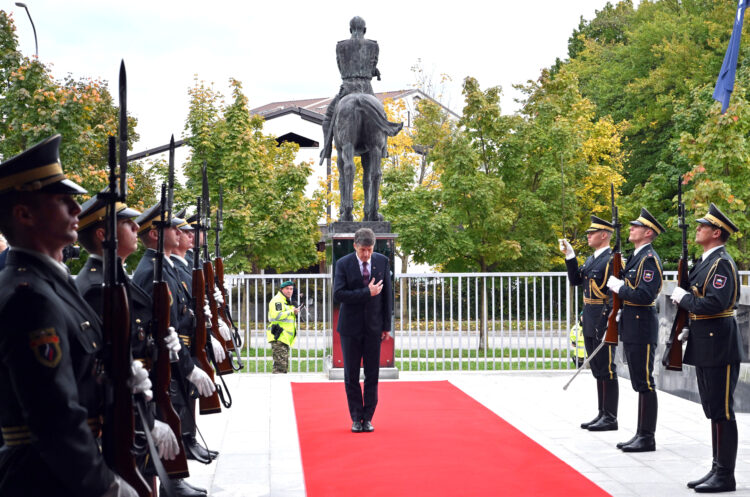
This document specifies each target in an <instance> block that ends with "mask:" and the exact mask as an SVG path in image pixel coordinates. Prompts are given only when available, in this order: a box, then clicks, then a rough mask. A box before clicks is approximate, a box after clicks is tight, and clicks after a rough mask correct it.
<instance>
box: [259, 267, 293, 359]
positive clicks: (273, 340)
mask: <svg viewBox="0 0 750 497" xmlns="http://www.w3.org/2000/svg"><path fill="white" fill-rule="evenodd" d="M287 286H294V283H292V282H291V281H285V282H283V283H282V284H281V287H280V288H279V292H278V293H277V294H276V295H275V296H274V298H272V299H271V301H270V302H269V303H268V321H269V326H268V329H267V330H266V339H267V340H268V342H269V343H270V344H271V349H272V350H273V372H274V373H288V372H289V349H290V348H291V347H292V345H294V341H295V340H296V338H297V314H295V312H294V306H293V305H292V304H291V303H290V302H289V299H287V298H286V295H284V294H283V293H282V292H281V289H282V288H285V287H287ZM276 326H278V332H279V335H278V337H277V336H274V334H273V329H274V328H275V327H276Z"/></svg>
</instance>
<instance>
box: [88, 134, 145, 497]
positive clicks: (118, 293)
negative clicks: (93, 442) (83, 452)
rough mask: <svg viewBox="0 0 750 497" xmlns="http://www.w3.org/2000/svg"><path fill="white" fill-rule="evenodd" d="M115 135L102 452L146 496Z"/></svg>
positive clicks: (105, 302) (105, 311) (109, 198)
mask: <svg viewBox="0 0 750 497" xmlns="http://www.w3.org/2000/svg"><path fill="white" fill-rule="evenodd" d="M115 149H116V144H115V137H114V136H110V137H109V189H108V191H106V192H103V193H100V194H99V195H101V197H100V198H103V199H106V201H107V218H106V222H105V233H106V235H105V240H104V242H103V243H102V245H103V247H104V284H103V286H102V298H103V314H102V320H103V327H102V329H103V334H104V350H105V352H104V358H105V359H104V364H105V371H106V372H107V376H108V378H109V379H110V381H111V388H112V393H111V395H112V397H111V403H109V404H108V405H107V408H106V412H105V419H104V429H103V431H102V453H103V454H104V459H105V460H106V461H107V464H108V465H109V467H110V468H112V470H113V471H115V472H116V473H117V474H119V475H120V476H121V477H122V478H123V479H124V480H125V481H127V482H128V483H129V484H130V486H132V487H133V488H134V489H135V490H136V492H138V495H139V496H140V497H149V496H150V495H151V488H150V487H149V486H148V484H147V483H146V480H145V479H144V478H143V476H142V475H141V473H140V472H139V471H138V467H137V464H136V462H135V456H134V454H133V451H132V449H133V445H134V442H135V420H134V418H133V411H134V406H135V404H134V401H133V394H132V393H131V391H130V387H129V386H128V378H129V376H130V363H131V362H132V360H133V356H132V353H131V351H130V310H129V307H128V296H127V291H126V287H125V284H124V281H123V280H122V278H121V272H122V271H118V270H117V268H118V266H119V267H120V268H121V267H122V263H121V261H120V259H119V258H118V257H117V206H116V205H117V202H118V200H120V198H119V197H120V195H118V191H117V190H118V189H117V175H116V173H115V168H116V167H117V163H116V160H115Z"/></svg>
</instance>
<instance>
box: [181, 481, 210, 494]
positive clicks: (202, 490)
mask: <svg viewBox="0 0 750 497" xmlns="http://www.w3.org/2000/svg"><path fill="white" fill-rule="evenodd" d="M182 482H183V483H184V484H185V485H186V486H188V487H190V488H192V489H193V490H195V491H196V492H203V493H204V494H208V490H206V489H205V488H201V487H196V486H195V485H191V484H190V482H189V481H187V480H182Z"/></svg>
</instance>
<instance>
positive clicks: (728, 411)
mask: <svg viewBox="0 0 750 497" xmlns="http://www.w3.org/2000/svg"><path fill="white" fill-rule="evenodd" d="M697 222H698V226H697V228H696V231H695V242H696V243H697V244H698V245H700V246H701V247H703V256H702V257H701V259H700V261H698V262H697V263H696V264H695V265H694V266H693V267H692V268H691V269H690V292H686V291H685V290H683V289H682V288H680V287H677V288H675V290H674V292H673V293H672V301H673V302H674V303H676V304H678V305H679V306H680V307H682V308H683V309H685V310H686V311H688V312H689V313H690V325H689V330H688V331H685V332H683V333H682V334H681V335H680V339H681V340H683V341H685V340H687V348H686V349H685V357H684V359H683V361H684V362H685V364H692V365H694V366H695V373H696V377H697V379H698V393H699V394H700V397H701V404H702V405H703V412H704V413H705V415H706V417H707V418H708V419H710V420H711V442H712V447H713V462H712V464H711V470H710V471H709V472H708V474H706V475H705V476H704V477H703V478H699V479H698V480H694V481H691V482H688V484H687V486H688V487H690V488H694V489H695V491H696V492H705V493H709V492H727V491H733V490H735V480H734V465H735V460H736V459H737V421H736V420H735V417H734V389H735V387H736V386H737V377H738V375H739V371H740V361H741V360H742V358H743V357H742V356H743V352H742V337H741V336H740V333H739V330H738V328H737V319H736V317H735V309H737V302H738V301H739V299H740V286H741V285H740V281H739V278H738V277H737V265H736V264H735V263H734V259H732V256H731V255H729V252H727V249H726V247H725V246H724V244H725V243H726V241H727V240H728V239H729V236H730V235H732V234H733V233H736V232H737V231H738V228H737V226H735V224H734V223H733V222H732V221H730V220H729V218H728V217H727V216H726V215H724V213H722V212H721V211H720V210H719V208H718V207H716V206H715V205H714V204H713V203H712V204H711V206H710V207H709V209H708V213H707V214H706V215H705V216H703V217H702V218H700V219H698V220H697ZM688 336H689V338H690V339H689V340H688Z"/></svg>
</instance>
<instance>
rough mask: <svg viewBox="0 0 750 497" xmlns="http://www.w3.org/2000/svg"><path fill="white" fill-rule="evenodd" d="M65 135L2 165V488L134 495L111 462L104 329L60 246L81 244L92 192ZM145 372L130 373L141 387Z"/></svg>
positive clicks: (16, 492) (6, 496)
mask: <svg viewBox="0 0 750 497" xmlns="http://www.w3.org/2000/svg"><path fill="white" fill-rule="evenodd" d="M59 145H60V135H55V136H53V137H51V138H48V139H46V140H44V141H42V142H40V143H38V144H36V145H34V146H33V147H31V148H30V149H28V150H26V151H25V152H23V153H21V154H19V155H17V156H15V157H12V158H11V159H8V160H7V161H6V162H4V163H3V164H0V231H2V232H3V234H4V235H5V236H6V237H7V239H8V242H9V243H10V246H11V250H10V252H9V253H8V258H7V261H6V263H7V264H6V267H5V269H4V270H3V271H2V272H0V322H2V323H3V324H2V333H0V425H2V432H3V438H4V439H5V446H4V447H2V449H0V495H2V496H3V497H15V496H31V495H34V496H36V495H44V496H51V495H54V496H71V497H73V496H75V497H81V496H86V497H88V496H91V497H99V496H129V497H130V496H136V492H135V490H133V488H132V487H130V485H128V484H127V483H126V482H125V481H124V480H122V479H121V478H120V477H119V476H118V475H116V474H115V473H114V472H113V471H112V470H111V469H110V468H108V467H107V465H106V464H105V462H104V459H103V457H102V454H101V452H100V450H99V444H98V441H97V438H98V436H99V433H100V427H101V415H102V413H103V399H104V396H103V391H102V386H101V381H100V380H101V378H100V376H99V373H100V371H101V363H100V362H99V359H98V357H97V353H98V352H99V351H100V350H101V349H102V344H103V343H102V340H103V339H102V329H101V323H100V321H99V317H98V316H97V314H96V312H95V311H94V310H93V309H92V308H91V307H90V306H89V305H88V304H87V303H86V302H85V301H84V300H83V298H81V296H80V294H79V293H78V291H77V289H76V287H75V283H74V282H73V279H72V278H71V277H70V274H69V271H68V269H67V267H66V266H65V265H63V264H62V250H63V247H65V246H66V245H68V244H71V243H73V242H75V241H76V236H77V235H76V228H77V227H78V217H77V216H78V213H79V212H81V208H80V206H79V205H78V203H76V201H75V200H74V199H73V195H77V194H81V193H85V192H86V190H84V189H83V188H81V187H80V186H78V185H77V184H75V183H73V182H72V181H70V180H68V179H67V178H66V176H65V174H64V173H63V170H62V166H61V164H60V160H59V154H58V150H59ZM147 379H148V377H147V375H146V376H145V379H144V378H143V376H138V378H135V381H134V378H131V385H132V386H133V388H134V390H135V391H136V392H145V391H147V390H148V389H149V388H150V382H148V381H147Z"/></svg>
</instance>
